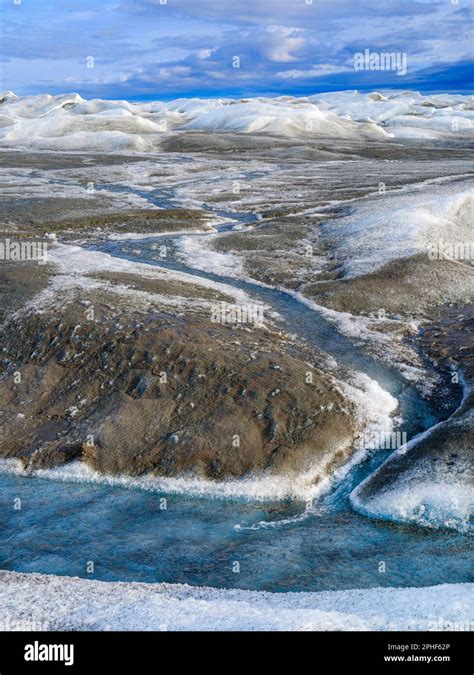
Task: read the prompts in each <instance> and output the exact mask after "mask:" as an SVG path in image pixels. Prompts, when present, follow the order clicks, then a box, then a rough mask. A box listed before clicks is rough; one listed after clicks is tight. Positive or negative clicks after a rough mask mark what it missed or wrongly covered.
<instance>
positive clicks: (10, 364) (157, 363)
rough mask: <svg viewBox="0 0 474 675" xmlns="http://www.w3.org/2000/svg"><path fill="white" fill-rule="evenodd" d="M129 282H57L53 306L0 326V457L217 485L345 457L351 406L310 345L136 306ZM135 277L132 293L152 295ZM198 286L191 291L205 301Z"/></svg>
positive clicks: (201, 315)
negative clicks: (313, 362) (63, 285)
mask: <svg viewBox="0 0 474 675" xmlns="http://www.w3.org/2000/svg"><path fill="white" fill-rule="evenodd" d="M134 276H135V275H129V276H127V275H123V276H121V275H120V274H118V275H115V276H114V274H111V275H110V276H109V277H108V276H107V274H103V275H100V274H99V277H101V278H102V280H103V281H106V282H113V284H114V287H113V288H107V286H101V287H98V288H97V287H92V288H87V287H81V288H79V289H76V290H71V289H69V290H68V292H67V294H66V293H65V294H64V295H63V294H62V292H61V290H60V289H58V291H57V297H56V299H55V302H52V303H51V304H50V305H49V304H47V303H45V302H44V301H43V302H42V303H41V304H40V305H39V306H38V307H37V308H35V306H34V303H33V307H30V309H29V310H28V311H25V312H23V313H21V314H20V315H18V316H17V317H14V318H11V319H10V320H9V321H7V322H6V323H5V324H4V326H3V328H2V333H1V341H2V345H3V347H4V351H3V353H2V359H1V374H2V377H1V380H0V407H1V411H2V415H1V441H0V448H1V450H0V452H1V455H2V457H9V458H13V457H15V458H19V459H21V460H22V461H23V463H24V465H25V466H26V467H28V468H30V469H36V468H49V467H52V466H55V465H58V464H63V463H66V462H68V461H71V460H74V459H81V460H82V461H84V462H86V463H87V464H89V465H90V466H92V467H93V468H94V469H96V470H98V471H101V472H104V473H114V474H115V473H125V474H130V475H140V474H143V473H154V474H158V475H162V476H177V475H181V474H183V473H186V472H192V473H194V474H196V475H199V476H203V477H208V478H216V479H223V478H229V477H241V476H245V475H247V474H249V473H251V472H258V471H263V470H269V471H272V472H276V473H280V472H281V473H291V472H295V473H299V472H301V471H302V470H304V469H305V468H309V467H310V466H311V467H314V466H319V467H320V469H321V476H325V475H327V474H328V473H330V472H331V471H333V470H334V469H336V468H337V467H339V466H341V465H342V464H344V463H345V462H346V461H347V460H348V459H349V457H350V456H351V454H352V448H353V447H354V438H355V435H356V433H357V432H358V430H359V429H358V421H357V420H356V416H355V414H354V409H353V405H352V403H351V402H350V401H349V400H348V399H347V397H346V396H345V394H343V393H342V390H341V388H340V387H339V385H338V382H337V380H335V378H334V377H333V376H332V375H329V374H327V373H324V372H323V371H322V370H321V369H320V368H317V367H316V368H314V367H311V366H309V365H308V363H307V360H308V358H309V357H310V354H309V353H307V352H306V351H303V350H302V349H301V348H300V347H298V346H297V345H295V344H291V342H290V341H289V340H288V339H287V336H286V335H284V334H281V333H279V332H278V331H277V330H275V329H272V328H271V326H270V327H269V328H265V327H257V326H254V325H239V326H235V325H225V324H223V325H221V324H215V323H212V322H211V321H210V314H209V312H207V313H206V312H205V311H203V309H202V308H199V307H198V306H195V307H194V308H190V309H188V310H187V311H185V312H184V313H183V312H182V311H180V310H182V309H183V306H181V307H180V304H179V303H178V305H177V307H175V308H174V309H173V308H172V307H169V306H166V305H165V306H160V302H159V295H158V296H157V295H153V294H152V293H150V300H149V302H148V305H149V306H148V307H145V306H144V307H143V308H142V309H140V303H138V301H137V300H136V298H135V297H134V295H133V293H132V294H130V295H127V294H125V295H121V294H120V290H118V286H117V284H118V283H120V284H121V285H122V284H125V285H126V283H131V284H133V283H134V281H135V279H134ZM52 278H53V279H54V275H53V277H52ZM142 281H143V280H141V279H140V277H138V276H137V277H136V282H137V284H138V286H139V287H140V291H141V292H144V293H149V292H150V291H153V290H155V291H156V290H157V289H156V288H155V289H153V280H146V281H143V283H144V284H145V285H146V289H144V288H143V287H142ZM184 286H190V287H192V286H193V285H192V284H187V285H184ZM159 290H162V289H161V288H160V289H159ZM178 290H182V292H184V290H183V289H179V288H177V287H175V288H174V289H173V281H171V283H170V286H169V288H168V291H172V292H177V291H178ZM185 290H186V289H185ZM198 290H199V289H198V286H196V287H195V288H194V289H193V291H192V293H191V296H192V297H191V299H190V298H189V296H188V297H186V296H183V301H185V302H190V301H191V302H195V300H196V297H195V296H194V295H193V294H195V293H197V291H198ZM134 292H135V291H134ZM209 293H210V290H209V289H207V288H205V289H204V291H203V295H204V296H205V297H204V298H200V299H201V300H207V302H208V303H209V302H210V300H214V299H216V298H214V297H211V298H209ZM211 295H212V294H211ZM206 296H207V297H206ZM40 297H41V296H38V298H40ZM25 299H26V298H25ZM91 307H93V308H94V318H93V320H91V319H90V318H87V313H86V312H87V310H88V309H90V308H91ZM185 307H186V306H185ZM38 310H39V311H38ZM308 371H311V373H312V383H307V379H308V378H307V374H308ZM15 373H17V374H18V373H20V375H21V381H20V382H18V381H16V380H15Z"/></svg>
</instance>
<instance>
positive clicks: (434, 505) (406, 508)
mask: <svg viewBox="0 0 474 675" xmlns="http://www.w3.org/2000/svg"><path fill="white" fill-rule="evenodd" d="M473 443H474V412H473V411H472V410H469V409H468V410H467V411H466V413H465V414H463V415H459V416H457V415H456V414H455V415H453V417H451V418H450V419H449V420H447V421H446V422H440V423H439V424H437V425H436V426H434V427H432V428H431V429H429V430H428V431H426V432H425V433H423V434H421V435H420V436H418V437H417V438H414V439H413V440H412V441H410V442H409V443H407V444H406V445H405V446H404V447H402V448H400V449H399V450H398V451H396V452H395V453H393V454H392V455H391V456H390V457H389V458H388V459H387V460H386V462H385V463H384V464H382V466H381V467H380V468H379V469H378V470H377V471H376V472H375V473H373V474H372V475H371V476H369V477H368V478H367V479H366V480H365V481H363V482H362V483H361V484H360V485H359V486H358V487H357V488H356V489H355V490H354V491H353V492H352V494H351V497H350V499H351V503H352V505H353V507H354V508H355V509H356V511H359V512H360V513H363V514H365V515H368V516H371V517H375V518H380V519H382V520H393V521H396V522H402V523H414V524H416V525H421V526H425V527H430V528H449V529H454V530H458V531H459V532H463V533H472V532H473V531H474V527H473V520H472V519H473V516H474V467H473V455H472V447H473Z"/></svg>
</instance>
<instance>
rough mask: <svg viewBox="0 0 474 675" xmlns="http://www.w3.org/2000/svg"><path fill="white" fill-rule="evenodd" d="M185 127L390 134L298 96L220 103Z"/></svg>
mask: <svg viewBox="0 0 474 675" xmlns="http://www.w3.org/2000/svg"><path fill="white" fill-rule="evenodd" d="M184 129H190V130H191V129H192V130H199V131H237V132H243V133H259V132H267V133H272V134H277V135H282V136H331V137H335V138H353V139H357V138H367V137H369V138H383V137H386V133H385V132H384V131H383V130H382V129H381V128H380V127H378V126H377V125H375V124H373V123H368V124H354V122H352V121H350V120H347V119H343V118H342V117H339V116H338V115H336V114H335V113H332V112H326V111H324V112H323V111H321V110H319V108H318V107H317V106H316V105H314V104H312V103H301V102H299V101H298V100H297V99H293V100H292V101H286V100H285V101H283V102H282V101H280V100H264V99H263V100H262V99H260V100H258V99H257V100H255V101H250V102H244V103H235V104H232V105H229V104H227V105H221V106H220V107H217V106H216V107H214V108H212V109H211V110H208V111H207V112H203V113H202V114H200V115H198V116H197V117H196V118H195V119H194V120H193V121H191V122H190V123H189V124H187V125H186V126H185V127H184Z"/></svg>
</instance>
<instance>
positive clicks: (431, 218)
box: [322, 182, 474, 277]
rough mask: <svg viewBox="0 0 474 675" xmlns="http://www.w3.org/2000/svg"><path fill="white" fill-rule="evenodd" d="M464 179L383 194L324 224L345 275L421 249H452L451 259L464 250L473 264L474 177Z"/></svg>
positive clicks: (433, 252) (437, 253)
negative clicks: (453, 183) (455, 183)
mask: <svg viewBox="0 0 474 675" xmlns="http://www.w3.org/2000/svg"><path fill="white" fill-rule="evenodd" d="M463 185H464V189H459V187H458V188H457V189H456V188H455V187H454V186H447V185H445V186H443V185H442V184H441V183H439V184H437V185H436V186H433V187H432V188H429V187H428V186H425V189H424V190H423V192H421V191H419V192H418V191H416V192H411V193H409V194H408V193H407V194H403V192H402V191H399V190H398V191H396V192H395V193H393V194H390V193H387V194H385V195H383V194H381V195H378V196H377V197H374V198H373V199H368V200H366V201H365V202H360V203H359V205H358V206H357V207H356V208H355V209H354V210H353V212H352V213H350V214H349V215H347V216H344V217H342V218H339V219H338V220H335V221H330V222H328V223H327V224H325V225H324V226H323V228H322V230H323V234H324V237H325V239H326V241H327V242H328V244H329V245H330V246H331V247H332V248H333V250H334V253H335V256H336V258H338V259H340V261H341V266H342V271H343V274H344V276H345V277H356V276H360V275H364V274H368V273H371V272H374V271H375V270H377V269H380V268H381V267H383V266H384V265H385V264H387V263H389V262H391V261H392V260H397V259H399V258H406V257H408V256H412V255H415V254H417V253H422V252H426V253H428V254H429V255H430V256H432V257H437V258H439V257H443V258H446V259H449V258H450V251H451V253H452V257H453V259H457V258H456V256H457V255H458V254H459V255H460V254H461V253H462V254H463V256H462V259H461V260H460V262H461V263H466V264H469V263H470V262H471V260H470V259H469V253H470V251H472V249H474V246H471V244H470V242H471V241H472V222H473V215H474V183H472V182H466V183H465V184H463ZM461 249H462V250H461Z"/></svg>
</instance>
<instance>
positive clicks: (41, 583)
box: [0, 572, 474, 631]
mask: <svg viewBox="0 0 474 675" xmlns="http://www.w3.org/2000/svg"><path fill="white" fill-rule="evenodd" d="M473 591H474V584H443V585H441V586H428V587H425V588H370V589H361V590H348V591H324V592H320V593H307V592H306V593H263V592H255V591H241V590H219V589H214V588H207V587H193V586H188V585H182V584H144V583H130V582H128V583H123V582H122V583H118V582H103V581H90V580H86V579H78V578H75V577H58V576H47V575H42V574H17V573H15V572H2V573H0V629H3V630H28V627H29V626H31V628H30V630H38V629H41V630H82V631H91V630H95V631H98V630H126V631H131V630H135V631H136V630H146V631H203V630H205V631H217V630H225V631H231V630H236V631H244V630H251V631H254V630H260V631H262V630H263V631H275V630H279V631H285V630H291V631H327V630H331V631H333V630H357V631H366V630H379V631H382V630H385V631H395V630H416V631H419V630H428V631H455V630H458V631H460V630H472V627H473V624H472V619H471V617H472V615H473V609H474V593H473Z"/></svg>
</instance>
